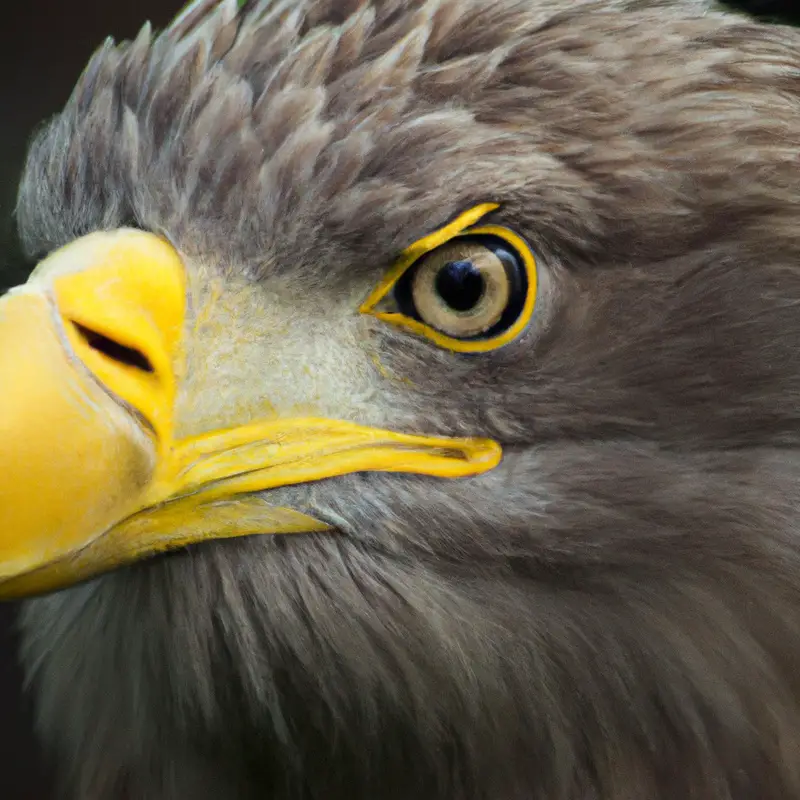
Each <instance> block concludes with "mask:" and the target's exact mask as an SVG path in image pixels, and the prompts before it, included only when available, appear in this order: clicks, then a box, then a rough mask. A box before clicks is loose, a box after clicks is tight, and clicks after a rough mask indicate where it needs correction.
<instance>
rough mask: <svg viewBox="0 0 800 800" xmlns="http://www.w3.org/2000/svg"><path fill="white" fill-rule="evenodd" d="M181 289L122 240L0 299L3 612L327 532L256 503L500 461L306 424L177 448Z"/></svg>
mask: <svg viewBox="0 0 800 800" xmlns="http://www.w3.org/2000/svg"><path fill="white" fill-rule="evenodd" d="M185 284H186V281H185V272H184V265H183V263H182V261H181V259H180V257H179V255H178V254H177V252H176V251H175V250H174V248H173V247H172V246H171V245H170V244H169V243H167V242H166V241H164V240H163V239H161V238H159V237H157V236H154V235H153V234H149V233H143V232H139V231H132V230H120V231H116V232H113V233H97V234H92V235H90V236H87V237H84V238H83V239H80V240H78V241H76V242H74V243H73V244H71V245H68V246H67V247H65V248H63V249H61V250H59V251H57V252H56V253H54V254H53V255H51V256H50V257H49V258H47V259H46V260H45V261H43V262H42V263H41V264H40V265H39V267H37V269H36V270H35V271H34V273H33V275H32V276H31V279H30V280H29V281H28V283H27V284H25V285H24V286H22V287H18V288H17V289H14V290H12V291H11V292H10V293H8V294H7V295H6V296H5V297H3V298H0V475H1V476H2V477H0V598H9V597H19V596H24V595H30V594H36V593H42V592H46V591H51V590H54V589H58V588H62V587H65V586H68V585H70V584H73V583H75V582H77V581H79V580H83V579H86V578H88V577H92V576H94V575H97V574H100V573H102V572H106V571H109V570H111V569H114V568H116V567H118V566H121V565H123V564H127V563H130V562H132V561H135V560H139V559H141V558H144V557H146V556H148V555H152V554H154V553H157V552H161V551H164V550H168V549H173V548H177V547H182V546H185V545H187V544H191V543H194V542H198V541H201V540H204V539H219V538H225V537H231V536H245V535H250V534H267V533H296V532H311V531H320V530H325V529H326V528H327V527H328V526H327V525H326V524H325V523H324V522H321V521H318V520H316V519H313V518H311V517H309V516H307V515H305V514H302V513H300V512H299V511H296V510H293V509H290V508H282V507H279V506H275V505H272V504H270V503H269V495H268V493H267V494H266V495H262V494H259V493H260V492H264V491H265V490H268V489H272V488H275V487H278V486H286V485H288V484H297V483H304V482H308V481H314V480H319V479H322V478H330V477H333V476H337V475H343V474H345V473H349V472H360V471H368V470H380V471H393V472H412V473H419V474H426V475H434V476H439V477H443V478H455V477H462V476H468V475H475V474H478V473H481V472H485V471H486V470H489V469H491V468H492V467H494V466H495V465H496V464H497V463H498V462H499V460H500V457H501V451H500V447H499V445H497V444H496V443H495V442H492V441H490V440H484V439H449V438H448V439H440V438H430V437H425V436H412V435H406V434H400V433H395V432H392V431H386V430H379V429H375V428H368V427H363V426H360V425H356V424H353V423H350V422H343V421H337V420H329V419H317V418H302V419H297V418H294V419H278V420H270V421H264V422H254V423H249V424H247V425H244V426H242V427H232V428H230V429H226V430H221V431H215V432H212V433H208V434H204V435H202V436H198V437H194V438H189V439H180V440H179V439H176V438H175V436H174V431H175V428H176V426H175V419H174V411H175V397H176V393H177V389H178V384H179V380H180V375H181V370H182V369H183V363H184V359H183V353H184V352H185V348H186V345H187V343H186V342H185V341H184V337H185V326H184V316H185V308H186V288H185ZM266 390H268V387H265V391H266Z"/></svg>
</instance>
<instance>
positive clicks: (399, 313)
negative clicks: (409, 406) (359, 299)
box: [360, 203, 537, 353]
mask: <svg viewBox="0 0 800 800" xmlns="http://www.w3.org/2000/svg"><path fill="white" fill-rule="evenodd" d="M496 208H498V206H497V204H495V203H485V204H483V205H480V206H477V207H475V208H473V209H470V210H469V211H467V212H465V213H464V214H462V215H461V216H459V217H458V218H457V219H456V220H455V221H454V222H452V223H450V224H449V225H447V226H446V227H444V228H442V229H440V230H439V231H436V232H434V233H432V234H430V235H428V236H426V237H424V238H422V239H420V240H419V241H417V242H415V243H414V244H412V245H411V246H410V247H408V248H407V249H406V250H404V251H403V253H402V254H401V255H400V258H399V259H398V261H397V262H396V263H395V265H394V267H393V268H392V269H391V270H390V271H389V272H388V274H387V275H386V276H385V278H384V279H383V280H382V281H381V282H380V284H379V285H378V286H377V287H376V288H375V289H374V290H373V292H372V293H371V294H370V296H369V297H368V298H367V300H366V301H365V302H364V303H363V305H362V306H361V309H360V311H361V313H363V314H370V315H372V316H374V317H375V318H377V319H380V320H381V321H383V322H387V323H389V324H391V325H396V326H398V327H402V328H405V329H407V330H410V331H412V332H413V333H416V334H417V335H420V336H424V337H425V338H427V339H429V340H431V341H432V342H434V343H435V344H437V345H438V346H439V347H442V348H444V349H447V350H452V351H454V352H460V353H485V352H490V351H492V350H496V349H497V348H499V347H502V346H503V345H505V344H508V343H509V342H511V341H513V340H514V339H516V338H517V337H518V336H519V335H520V334H521V333H522V331H523V330H524V329H525V328H526V327H527V325H528V323H529V322H530V319H531V316H532V315H533V310H534V307H535V304H536V294H537V266H536V260H535V258H534V256H533V254H532V253H531V251H530V248H529V247H528V245H527V244H526V243H525V241H524V240H523V239H522V237H520V236H518V235H517V234H516V233H514V232H513V231H511V230H509V229H508V228H504V227H502V226H499V225H482V226H478V227H472V226H473V225H475V223H476V222H478V221H479V220H480V219H481V217H483V216H485V215H486V214H488V213H489V212H490V211H493V210H495V209H496ZM480 237H491V238H492V239H493V240H497V241H498V242H500V243H502V244H503V245H505V246H506V247H507V248H508V249H510V250H512V251H513V254H514V256H515V257H516V259H517V260H518V264H519V268H520V270H521V272H522V275H521V278H522V286H523V290H524V296H522V297H521V298H518V302H516V304H515V308H514V311H513V315H512V318H511V319H510V320H508V324H503V325H502V326H501V329H500V330H498V331H497V333H496V334H495V335H491V328H492V324H491V323H493V322H494V321H496V318H497V317H498V316H499V315H498V308H499V307H498V303H500V302H502V301H503V300H506V301H508V300H509V299H510V296H508V295H507V293H506V292H505V287H504V286H503V285H502V281H498V280H495V279H494V278H493V275H497V274H499V273H498V272H497V268H496V266H495V265H494V264H492V263H491V260H490V259H484V260H483V262H482V263H481V264H479V268H480V272H481V275H482V276H484V277H485V278H487V281H488V282H487V292H486V298H482V300H481V303H482V304H483V305H482V306H480V307H478V306H477V305H476V308H477V311H476V314H478V315H479V317H478V318H477V319H476V318H475V317H474V316H473V318H472V319H470V318H469V316H468V315H459V314H458V313H453V311H452V309H450V310H449V312H448V314H449V316H443V315H442V314H440V313H438V311H437V308H436V307H435V304H434V303H433V302H429V303H428V305H427V306H426V308H425V309H424V310H425V315H426V317H427V322H426V321H423V319H420V318H415V317H414V316H411V315H410V314H409V313H404V311H405V309H403V310H400V308H399V307H398V303H397V302H396V301H395V298H394V297H393V294H394V293H395V290H396V288H397V287H398V284H400V286H401V287H402V283H401V282H402V281H403V280H404V278H406V279H407V277H408V275H410V274H412V270H414V269H415V268H416V267H417V266H418V265H419V264H420V263H421V262H423V259H426V258H430V257H431V256H432V255H433V254H434V251H437V250H439V249H440V248H443V247H444V246H449V247H450V248H451V249H452V251H453V252H454V253H457V252H458V250H457V249H456V247H455V246H456V245H457V244H458V245H460V244H461V242H456V241H454V240H466V241H475V240H476V238H480ZM487 252H488V251H487ZM445 260H446V259H445ZM448 263H452V262H448ZM426 266H427V265H426V264H424V263H422V267H421V270H420V271H422V270H425V269H426ZM419 280H420V281H421V283H422V285H423V289H424V291H423V295H425V294H427V293H428V290H429V280H430V278H429V276H427V275H426V274H425V273H424V272H423V273H422V277H421V278H420V279H419ZM415 288H417V287H412V288H411V289H410V291H411V293H412V294H414V289H415ZM415 299H418V295H415ZM427 299H428V300H430V298H427ZM493 304H494V305H493ZM506 307H508V306H506ZM504 310H505V309H499V311H500V312H502V311H504ZM480 315H482V316H480ZM417 316H419V314H418V315H417ZM432 320H434V321H437V322H440V324H439V325H438V326H437V327H434V326H433V325H431V324H427V323H428V322H430V321H432ZM442 320H444V323H442ZM472 323H474V324H473V325H472V327H470V325H471V324H472ZM479 323H483V325H482V326H481V324H479ZM481 327H488V328H489V329H490V330H489V334H490V335H483V334H484V331H483V330H482V329H481ZM443 328H444V329H445V330H443ZM448 328H449V329H450V330H451V331H458V332H459V333H460V334H461V338H459V337H458V336H453V335H448V333H447V332H446V330H447V329H448Z"/></svg>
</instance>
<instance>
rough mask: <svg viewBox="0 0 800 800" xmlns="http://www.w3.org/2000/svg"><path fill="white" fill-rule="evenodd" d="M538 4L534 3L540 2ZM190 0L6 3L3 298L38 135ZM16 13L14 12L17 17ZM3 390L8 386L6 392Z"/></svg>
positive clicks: (19, 744) (761, 6)
mask: <svg viewBox="0 0 800 800" xmlns="http://www.w3.org/2000/svg"><path fill="white" fill-rule="evenodd" d="M535 1H536V0H531V2H535ZM183 2H184V0H115V2H113V3H110V2H108V0H37V2H27V3H26V2H19V0H17V2H15V3H3V21H2V22H0V291H2V290H3V289H4V288H7V287H9V286H12V285H14V284H15V283H18V282H20V281H21V280H23V279H24V278H25V276H26V274H27V272H28V270H29V269H30V266H31V265H29V264H26V263H25V261H24V259H23V258H22V256H21V254H20V252H19V249H18V247H17V243H16V234H15V230H14V221H13V209H14V199H15V194H16V185H17V181H18V179H19V173H20V170H21V168H22V162H23V159H24V155H25V149H26V143H27V142H28V140H29V138H30V136H31V133H32V132H33V130H34V129H35V128H36V126H37V125H39V124H40V123H41V122H42V121H43V120H44V119H46V118H47V117H49V116H50V115H52V114H53V113H55V112H56V111H58V109H59V108H60V107H61V106H62V105H63V103H64V102H65V100H66V99H67V98H68V96H69V94H70V91H71V89H72V86H73V84H74V82H75V80H76V78H77V77H78V75H79V74H80V72H81V70H82V69H83V67H84V65H85V63H86V61H87V60H88V58H89V56H90V55H91V53H92V52H93V51H94V49H95V48H96V47H97V46H98V45H99V44H100V43H101V42H102V41H103V39H104V38H105V37H106V36H108V35H111V36H113V37H114V38H116V39H126V38H131V37H133V36H135V34H136V32H137V31H138V30H139V28H140V27H141V25H142V24H143V22H144V21H145V20H148V19H149V20H151V21H152V22H153V24H154V25H155V26H156V27H163V26H164V25H165V24H166V23H167V22H168V21H169V20H170V19H171V18H172V17H174V16H175V14H176V13H177V12H178V11H179V10H180V8H181V6H182V5H183ZM731 5H738V6H740V7H745V8H748V9H749V10H750V11H752V12H754V13H756V14H759V15H762V16H764V17H765V18H769V19H775V20H778V19H780V20H782V21H787V22H789V21H791V22H794V23H800V0H731ZM10 7H11V8H13V11H11V10H10ZM0 388H2V387H0ZM13 614H14V608H13V606H8V605H2V604H0V800H48V799H49V798H53V800H55V797H54V795H53V793H52V789H51V788H50V786H49V777H48V770H47V768H46V760H45V759H43V757H42V755H41V753H39V751H38V750H37V747H36V745H35V743H34V740H33V735H32V727H33V725H32V716H31V709H30V707H29V704H28V701H27V700H26V699H25V698H24V697H23V695H22V692H21V688H20V687H21V686H22V676H21V675H20V672H19V669H18V667H17V665H16V659H15V655H14V652H15V649H16V646H15V645H16V642H15V638H14V634H13Z"/></svg>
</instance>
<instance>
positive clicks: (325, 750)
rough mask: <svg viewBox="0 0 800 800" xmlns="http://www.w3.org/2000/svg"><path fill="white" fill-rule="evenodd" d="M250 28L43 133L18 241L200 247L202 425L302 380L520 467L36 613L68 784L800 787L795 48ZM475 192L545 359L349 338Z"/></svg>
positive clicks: (191, 425) (154, 790) (480, 5)
mask: <svg viewBox="0 0 800 800" xmlns="http://www.w3.org/2000/svg"><path fill="white" fill-rule="evenodd" d="M235 7H236V3H228V2H226V3H223V4H222V6H220V7H217V6H215V5H214V4H212V3H199V4H196V5H195V7H194V8H193V10H192V11H191V12H190V13H189V14H188V15H187V16H186V17H184V18H183V19H182V20H180V21H179V22H177V23H176V25H175V26H173V28H172V29H170V30H167V31H165V32H164V33H163V34H161V35H159V36H157V37H154V36H153V35H152V34H151V32H150V31H149V29H145V30H144V31H143V32H142V34H141V36H140V37H139V38H138V39H137V40H136V41H135V42H133V43H130V44H123V45H120V46H113V45H111V44H108V45H106V46H104V47H103V48H102V49H101V50H100V51H99V52H98V54H97V55H96V56H95V58H94V59H93V61H92V62H91V64H90V66H89V68H88V70H87V72H86V73H85V75H84V76H83V78H82V79H81V81H80V83H79V84H78V87H77V89H76V91H75V94H74V96H73V98H72V99H71V100H70V102H69V104H68V105H67V107H66V109H65V110H64V112H63V113H62V114H60V115H59V116H58V117H57V118H56V119H54V120H53V121H52V122H51V123H50V124H49V125H48V126H47V127H46V128H45V129H44V130H43V131H41V132H40V133H39V135H38V136H37V138H36V139H35V141H34V143H33V144H32V148H31V152H30V158H29V161H28V165H27V169H26V172H25V175H24V179H23V182H22V186H21V190H20V195H19V214H18V216H19V226H20V231H21V234H22V237H23V240H24V243H25V245H26V247H27V249H28V251H29V253H30V254H31V255H41V254H43V253H45V252H47V251H49V250H51V249H53V248H55V247H58V246H60V245H62V244H64V243H66V242H68V241H70V240H71V239H73V238H75V237H77V236H80V235H82V234H84V233H88V232H90V231H94V230H98V229H113V228H116V227H118V226H120V225H122V224H134V225H136V226H138V227H140V228H143V229H145V230H152V231H157V232H163V233H165V234H166V235H167V236H168V237H169V238H170V240H171V241H172V242H174V243H175V244H176V246H177V247H179V248H180V250H181V252H182V253H184V254H186V261H187V270H188V271H189V273H190V277H191V280H192V281H194V284H195V285H196V290H195V295H194V296H195V298H196V316H195V317H194V318H193V325H194V334H195V336H196V341H197V342H198V343H199V344H198V345H197V346H196V349H195V351H194V354H193V358H194V360H193V361H190V371H189V375H188V380H189V387H190V388H189V389H187V390H186V392H185V394H184V395H183V396H182V397H181V398H179V403H180V408H181V420H182V424H183V425H184V427H185V428H186V429H187V430H205V429H209V428H211V427H215V426H216V427H219V426H220V425H221V424H224V423H225V422H226V421H229V420H230V419H231V418H234V419H236V420H237V421H242V420H244V419H248V418H250V417H253V416H254V415H257V414H258V413H259V410H260V409H261V408H262V407H263V405H264V404H265V403H266V402H267V397H269V402H270V403H273V404H277V405H278V406H280V407H281V408H288V407H289V406H290V405H291V402H292V397H291V396H290V395H291V392H288V394H287V393H286V392H285V391H284V389H285V386H286V385H291V386H297V387H299V388H298V390H297V391H298V392H301V394H302V393H306V394H307V395H309V396H310V395H312V394H315V396H319V397H321V398H322V399H321V400H320V401H319V402H320V403H321V404H322V406H323V407H325V408H327V409H328V413H329V414H336V415H338V416H340V417H342V418H345V419H352V420H355V421H359V422H362V423H365V424H366V423H369V424H380V425H384V426H390V427H393V428H397V429H398V430H406V431H424V432H428V433H435V434H440V435H482V436H489V437H492V438H494V439H495V440H497V441H498V442H500V443H501V444H502V445H503V447H504V458H503V461H502V463H501V464H500V465H499V466H498V467H497V468H495V469H494V470H492V471H490V472H488V473H486V474H485V475H482V476H480V477H475V478H469V479H463V480H455V481H441V480H438V479H434V478H426V477H422V476H409V475H400V474H378V473H359V474H355V475H349V476H344V477H341V478H333V479H330V480H325V481H322V482H319V483H317V484H310V485H306V486H301V487H294V488H286V489H279V490H275V492H276V494H277V496H279V497H281V498H286V499H287V502H291V504H292V505H293V506H295V507H297V508H302V509H306V510H308V511H309V512H312V513H313V514H314V516H316V517H318V518H321V519H324V520H326V521H328V522H330V523H331V524H333V525H335V527H336V529H337V532H336V533H319V534H310V535H307V536H305V535H304V536H297V537H279V536H265V537H249V538H244V539H239V540H230V541H224V542H213V543H202V544H198V545H197V546H195V547H193V548H191V549H189V550H186V551H182V552H179V553H177V554H174V555H170V556H166V557H161V558H155V559H152V560H149V561H145V562H143V563H141V564H139V565H136V566H133V567H129V568H125V569H121V570H118V571H116V572H114V573H111V574H108V575H106V576H104V577H100V578H98V579H96V580H94V581H92V582H89V583H85V584H82V585H79V586H77V587H74V588H71V589H67V590H65V591H63V592H59V593H56V594H52V595H50V596H46V597H42V598H39V599H36V600H31V601H30V602H29V603H28V605H27V606H26V608H25V611H24V614H23V619H22V627H23V631H24V648H23V658H24V662H25V665H26V667H27V670H28V673H29V676H30V679H31V681H32V685H33V687H34V689H35V692H36V698H37V703H38V706H37V707H38V719H39V728H40V731H41V734H42V736H43V738H44V741H45V742H46V744H47V745H48V747H49V748H50V749H51V751H52V752H53V753H54V754H55V755H56V756H57V758H58V759H59V762H60V764H61V767H62V771H63V775H64V780H65V782H66V786H68V787H69V791H71V792H73V793H74V794H75V796H76V797H79V798H82V799H83V798H86V799H87V800H89V799H91V800H105V799H106V798H109V799H110V798H114V799H116V798H123V797H124V798H133V799H135V800H139V799H140V798H141V799H142V800H145V799H146V800H161V799H162V798H163V799H164V800H166V798H175V799H177V798H180V799H181V800H183V798H190V797H191V798H196V799H197V800H202V798H205V797H208V798H215V800H218V799H219V798H251V797H252V798H266V797H269V798H273V799H274V800H289V798H303V799H304V800H305V799H308V800H312V799H314V800H316V799H317V798H325V799H326V800H338V799H339V798H342V799H344V798H348V800H361V799H362V798H363V799H364V800H366V799H367V798H370V800H374V799H376V798H381V800H411V799H412V798H413V799H414V800H479V799H480V800H512V799H513V798H519V799H520V800H522V799H523V798H524V800H675V799H676V798H680V799H681V800H688V799H689V798H696V799H697V800H754V799H755V798H758V800H787V799H788V798H797V797H800V673H799V672H798V668H797V667H798V659H799V658H800V539H799V538H798V537H799V535H800V526H799V525H798V508H799V507H800V360H798V358H799V357H798V354H799V353H800V311H798V309H799V308H800V266H799V265H800V192H799V191H798V185H799V184H800V32H798V31H793V30H791V29H788V28H783V27H780V26H770V27H768V26H765V25H760V24H756V23H752V22H748V21H745V20H743V19H741V18H737V17H736V16H734V15H731V14H724V13H721V12H717V11H714V10H711V9H709V8H708V7H707V4H706V3H704V2H700V0H698V2H688V1H687V2H679V1H678V0H675V2H666V0H665V1H664V2H623V1H622V0H620V2H576V0H524V1H523V0H492V2H488V0H487V1H485V2H479V0H373V2H368V1H367V0H327V1H326V0H285V2H278V1H277V0H261V1H259V2H251V3H250V4H248V6H247V7H246V9H245V10H244V11H242V12H237V11H236V8H235ZM485 201H494V202H497V203H499V204H500V207H499V208H498V210H497V211H495V212H493V213H492V215H491V218H492V220H494V221H497V222H500V223H502V224H503V225H507V226H508V227H510V228H513V229H514V230H515V231H517V232H518V233H520V234H521V235H522V236H524V237H525V238H526V239H527V241H528V242H529V244H530V245H531V247H532V249H533V250H534V252H535V253H536V256H537V259H538V262H539V265H540V278H541V281H542V284H541V289H540V295H539V300H538V303H537V308H536V312H535V314H534V317H533V320H532V322H531V325H530V326H529V329H528V330H527V331H526V332H525V333H524V334H523V335H522V336H521V337H520V338H518V339H517V340H516V341H514V342H512V343H511V344H509V345H508V346H506V347H504V348H502V349H500V350H498V351H496V352H493V353H487V354H482V355H478V356H464V355H459V354H456V353H452V352H448V351H446V350H444V349H441V348H437V347H436V346H434V345H433V344H431V343H430V342H427V341H426V340H424V339H422V338H420V337H417V336H415V335H413V334H411V333H408V332H403V331H401V330H400V329H396V328H393V327H391V326H387V325H381V324H380V323H378V322H377V321H376V320H370V319H367V318H365V317H359V316H358V315H357V314H355V312H354V309H355V308H357V305H358V302H360V300H361V299H363V296H364V294H365V293H366V292H368V291H369V290H370V288H371V287H372V286H373V285H374V284H375V283H377V282H378V281H379V280H380V279H381V277H382V275H383V274H384V273H385V271H386V270H387V269H388V268H389V266H390V265H391V263H392V261H393V259H394V258H395V257H396V256H397V254H398V253H399V251H400V250H402V248H404V247H406V246H407V245H408V244H409V243H411V242H412V241H414V240H416V239H418V238H419V237H421V236H423V235H425V234H426V233H428V232H430V231H431V230H434V229H436V228H438V227H439V226H441V225H443V224H444V223H446V222H447V221H448V220H449V219H452V218H453V217H455V216H456V215H457V214H459V213H461V212H463V211H464V210H465V209H467V208H469V207H471V206H474V205H476V204H478V203H482V202H485ZM214 280H217V281H221V282H223V284H224V286H225V287H229V289H230V291H229V293H228V292H226V293H225V295H224V296H223V297H218V296H215V297H213V298H212V297H211V293H210V292H204V287H205V286H206V285H207V284H208V283H209V282H213V281H214ZM222 321H224V323H223V322H222ZM301 364H302V365H305V366H306V367H307V369H306V370H305V371H303V370H301V368H300V365H301ZM293 369H296V370H297V373H296V374H297V376H298V377H296V379H295V378H292V380H291V381H289V382H288V384H287V381H286V378H285V376H286V375H287V374H290V373H291V374H292V375H294V374H295V373H294V372H292V370H293ZM301 373H302V374H301ZM303 376H305V377H303ZM293 381H296V382H295V383H293ZM276 386H277V387H278V388H276ZM350 386H352V387H355V389H354V390H353V391H350V389H348V387H350ZM208 387H213V388H208ZM281 387H284V388H281ZM281 392H284V394H281ZM276 395H277V400H276V399H275V398H276Z"/></svg>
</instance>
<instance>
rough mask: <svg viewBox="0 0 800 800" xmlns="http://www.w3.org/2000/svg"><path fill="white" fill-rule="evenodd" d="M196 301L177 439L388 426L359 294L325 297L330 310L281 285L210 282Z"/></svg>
mask: <svg viewBox="0 0 800 800" xmlns="http://www.w3.org/2000/svg"><path fill="white" fill-rule="evenodd" d="M192 294H193V297H192V302H191V307H190V310H189V320H188V322H187V324H188V325H189V326H190V328H191V335H190V337H189V341H191V342H192V346H191V351H190V352H188V353H186V354H185V358H186V363H185V365H184V371H185V375H186V377H185V381H184V383H183V384H182V386H181V392H180V396H179V397H178V400H177V406H178V408H177V415H176V416H177V420H178V431H177V433H178V436H188V435H193V434H197V433H200V432H204V431H209V430H214V429H220V428H226V427H231V426H233V425H241V424H244V423H247V422H248V421H251V420H256V419H277V418H286V417H327V418H332V419H343V420H349V421H353V422H359V423H361V424H363V425H374V426H382V427H383V426H386V425H389V424H390V422H391V420H390V414H389V413H388V412H387V404H386V397H385V389H386V380H385V379H384V378H383V377H382V376H381V372H380V370H379V368H378V364H379V361H378V359H377V356H376V353H375V352H374V342H373V340H372V339H371V338H370V336H369V331H368V326H367V325H366V324H365V320H364V318H363V317H362V316H361V315H360V314H359V313H358V306H359V300H360V294H361V293H360V292H359V290H358V289H357V288H356V290H348V293H346V294H343V295H342V296H339V297H331V296H330V294H329V293H327V292H322V293H321V297H323V298H324V302H325V305H324V308H320V307H318V306H319V303H320V300H319V299H318V298H315V297H311V296H309V295H306V296H302V294H301V293H300V291H299V290H298V288H297V287H296V286H294V287H293V286H292V285H291V284H288V283H287V284H282V283H281V281H279V280H275V281H271V282H270V283H269V288H268V290H267V289H265V288H264V287H263V286H260V285H253V284H249V285H248V284H242V285H240V286H238V287H232V286H231V285H230V283H227V282H226V284H225V287H224V289H223V287H222V284H221V283H220V282H218V281H217V280H216V279H211V280H209V281H207V282H205V283H204V284H203V285H202V286H197V287H194V291H193V292H192ZM376 362H377V363H376Z"/></svg>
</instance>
